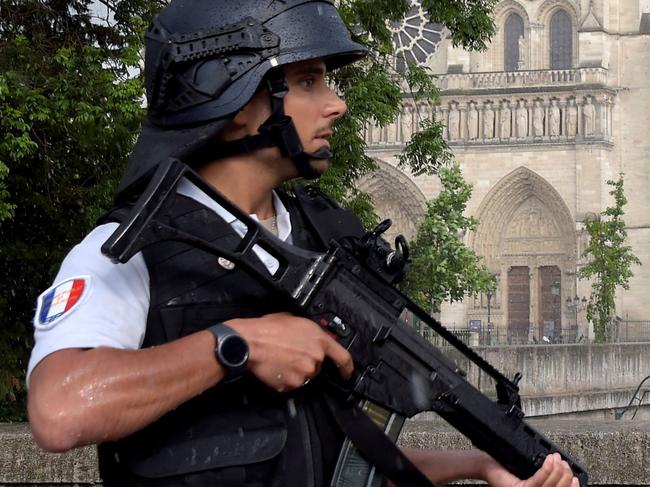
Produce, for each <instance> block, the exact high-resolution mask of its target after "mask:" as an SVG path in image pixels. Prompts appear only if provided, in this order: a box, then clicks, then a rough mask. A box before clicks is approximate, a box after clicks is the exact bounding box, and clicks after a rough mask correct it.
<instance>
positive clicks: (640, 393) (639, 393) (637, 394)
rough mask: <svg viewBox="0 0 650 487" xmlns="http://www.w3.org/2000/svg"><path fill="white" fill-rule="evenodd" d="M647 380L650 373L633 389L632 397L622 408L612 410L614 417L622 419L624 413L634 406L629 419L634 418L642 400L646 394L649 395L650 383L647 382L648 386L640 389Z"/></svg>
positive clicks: (649, 378) (649, 377)
mask: <svg viewBox="0 0 650 487" xmlns="http://www.w3.org/2000/svg"><path fill="white" fill-rule="evenodd" d="M648 380H650V375H649V376H647V377H646V378H645V379H643V380H642V381H641V382H640V383H639V386H638V387H637V388H636V391H634V394H633V395H632V399H630V402H629V403H628V405H627V406H625V407H624V408H623V409H620V410H618V411H615V412H614V417H615V418H616V419H623V416H624V415H625V413H626V412H628V411H630V410H632V408H634V412H633V413H632V418H630V419H634V417H635V416H636V413H637V412H638V411H639V408H640V407H641V406H642V405H643V400H644V399H645V397H646V396H648V395H650V384H648V386H646V388H645V389H643V390H642V389H641V388H642V387H643V385H644V384H645V383H646V382H647V381H648ZM635 403H636V406H635Z"/></svg>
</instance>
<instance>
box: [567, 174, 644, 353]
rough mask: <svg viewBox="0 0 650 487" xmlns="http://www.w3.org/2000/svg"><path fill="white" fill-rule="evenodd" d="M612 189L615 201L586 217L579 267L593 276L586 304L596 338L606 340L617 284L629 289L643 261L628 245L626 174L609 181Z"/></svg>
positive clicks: (584, 275) (584, 276)
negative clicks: (582, 260)
mask: <svg viewBox="0 0 650 487" xmlns="http://www.w3.org/2000/svg"><path fill="white" fill-rule="evenodd" d="M607 184H608V185H610V186H611V187H612V188H613V189H612V190H611V191H610V193H609V194H610V195H611V196H612V197H613V198H614V205H613V206H610V207H607V208H606V209H605V210H604V211H602V212H601V213H600V214H599V215H594V216H592V217H590V218H587V219H585V221H584V226H585V231H586V232H587V234H588V235H589V243H588V244H587V246H586V247H585V249H584V251H583V252H582V257H583V258H585V259H587V263H586V264H585V265H584V266H582V267H581V268H580V269H579V271H578V277H579V278H580V279H593V282H592V285H591V295H590V296H589V303H588V304H587V319H588V320H589V321H590V322H592V323H593V325H594V333H595V339H596V342H598V343H604V342H606V341H608V340H610V339H612V338H614V337H612V336H611V333H610V332H611V325H612V321H613V319H614V316H615V313H616V301H615V299H616V288H617V287H618V286H620V287H622V288H623V289H629V287H630V284H629V282H630V278H632V276H634V273H633V272H632V266H633V265H641V261H640V260H639V259H638V258H637V257H636V256H635V255H634V254H633V253H632V247H630V246H629V245H626V244H625V242H626V240H627V231H626V230H625V222H624V221H623V215H624V214H625V213H624V211H623V207H624V206H625V205H626V204H627V198H626V197H625V193H624V188H623V174H620V176H619V178H618V180H616V181H612V180H610V181H607Z"/></svg>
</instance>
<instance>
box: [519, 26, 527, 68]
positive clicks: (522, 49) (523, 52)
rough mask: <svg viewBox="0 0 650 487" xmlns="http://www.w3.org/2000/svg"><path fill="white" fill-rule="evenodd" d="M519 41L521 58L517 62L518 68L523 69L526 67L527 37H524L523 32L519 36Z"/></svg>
mask: <svg viewBox="0 0 650 487" xmlns="http://www.w3.org/2000/svg"><path fill="white" fill-rule="evenodd" d="M517 43H518V46H519V60H518V62H517V68H518V69H523V68H525V67H526V39H524V36H523V34H522V35H521V36H519V40H518V41H517Z"/></svg>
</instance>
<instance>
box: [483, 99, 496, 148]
mask: <svg viewBox="0 0 650 487" xmlns="http://www.w3.org/2000/svg"><path fill="white" fill-rule="evenodd" d="M483 138H485V139H493V138H494V110H492V103H490V102H487V103H486V104H485V109H484V110H483Z"/></svg>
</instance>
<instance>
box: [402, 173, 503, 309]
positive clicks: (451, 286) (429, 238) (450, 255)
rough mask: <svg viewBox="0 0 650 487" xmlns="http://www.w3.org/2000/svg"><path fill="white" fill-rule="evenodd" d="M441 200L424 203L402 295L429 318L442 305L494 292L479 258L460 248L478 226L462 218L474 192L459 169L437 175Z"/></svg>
mask: <svg viewBox="0 0 650 487" xmlns="http://www.w3.org/2000/svg"><path fill="white" fill-rule="evenodd" d="M438 175H439V177H440V182H441V185H442V188H441V190H440V194H439V195H438V196H437V197H436V198H435V199H433V200H431V201H429V203H428V210H427V214H426V216H425V218H424V221H423V222H422V224H421V225H420V227H419V228H418V233H417V236H416V238H415V240H414V241H412V242H411V244H410V246H409V247H410V250H411V270H410V272H409V273H408V275H407V277H406V279H405V281H404V283H403V289H404V291H405V292H407V293H408V294H410V295H411V296H412V298H413V300H414V301H415V302H416V303H418V304H419V305H420V306H421V307H422V308H424V309H431V312H432V313H437V312H439V311H440V305H441V304H442V302H443V301H450V302H453V301H460V300H462V299H463V297H464V296H465V295H467V294H476V293H479V292H487V291H488V290H492V289H494V285H495V281H494V277H493V276H492V274H491V273H490V271H489V270H488V269H487V268H486V267H485V266H483V265H481V263H480V260H481V258H480V257H479V256H478V255H476V253H475V252H474V251H473V250H471V249H470V248H468V247H467V246H466V245H465V244H464V243H463V236H464V235H465V234H466V233H467V232H469V231H472V230H474V229H475V228H476V225H477V221H476V220H475V219H474V218H472V217H467V216H465V214H464V213H465V208H466V206H467V202H468V201H469V199H470V197H471V196H472V187H471V185H470V184H468V183H467V182H466V181H464V180H463V176H462V173H461V169H460V166H459V165H458V164H452V165H451V166H448V167H443V168H442V169H440V171H439V174H438Z"/></svg>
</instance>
